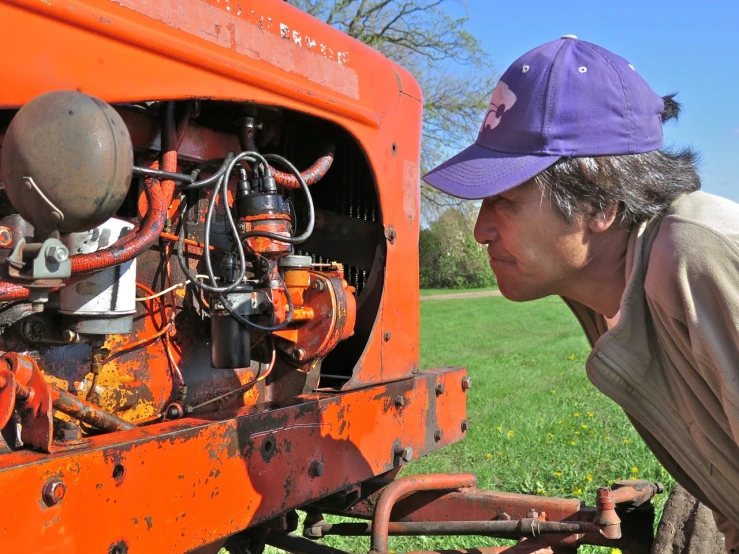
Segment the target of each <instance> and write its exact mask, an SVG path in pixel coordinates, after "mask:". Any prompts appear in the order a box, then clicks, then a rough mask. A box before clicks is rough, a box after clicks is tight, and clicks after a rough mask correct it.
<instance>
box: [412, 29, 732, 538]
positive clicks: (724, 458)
mask: <svg viewBox="0 0 739 554" xmlns="http://www.w3.org/2000/svg"><path fill="white" fill-rule="evenodd" d="M678 111H679V106H678V105H677V103H676V102H675V101H674V100H673V98H672V97H671V96H667V97H665V98H660V97H659V96H658V95H657V94H655V93H654V92H653V91H652V90H651V89H650V88H649V86H648V85H647V83H646V82H645V81H644V80H643V79H642V78H641V77H640V76H639V75H638V74H637V72H636V71H635V70H634V67H633V66H632V65H631V64H629V63H628V62H627V61H626V60H624V59H622V58H620V57H619V56H616V55H615V54H613V53H611V52H609V51H607V50H605V49H603V48H600V47H599V46H596V45H594V44H590V43H588V42H584V41H580V40H578V39H577V37H575V36H572V35H566V36H564V37H562V38H561V39H560V40H557V41H554V42H550V43H548V44H544V45H542V46H539V47H537V48H535V49H533V50H531V51H530V52H528V53H526V54H524V55H523V56H522V57H521V58H519V59H518V60H517V61H516V62H514V63H513V65H512V66H511V67H510V68H508V70H507V71H506V72H505V74H504V75H503V77H502V78H501V81H500V82H499V83H498V85H497V87H496V88H495V91H494V93H493V96H492V100H491V102H490V108H489V109H488V112H487V114H486V116H485V119H484V121H483V124H482V127H481V128H480V132H479V135H478V138H477V141H476V143H475V144H474V145H472V146H470V147H469V148H467V149H466V150H464V151H462V152H461V153H459V154H458V155H456V156H454V157H453V158H451V159H450V160H448V161H446V162H445V163H443V164H442V165H440V166H439V167H437V168H436V169H434V170H432V171H431V172H429V173H428V174H427V175H425V176H424V180H425V181H426V182H427V183H429V184H430V185H432V186H434V187H436V188H438V189H440V190H442V191H444V192H446V193H448V194H451V195H453V196H456V197H459V198H467V199H482V207H481V208H480V213H479V216H478V219H477V224H476V226H475V238H476V240H477V241H478V242H480V243H481V244H486V245H487V248H488V254H489V257H490V266H491V267H492V269H493V271H494V272H495V274H496V277H497V280H498V286H499V288H500V291H501V292H502V294H503V295H504V296H505V297H506V298H509V299H511V300H515V301H519V302H523V301H527V300H534V299H537V298H542V297H544V296H548V295H553V294H556V295H560V296H561V297H563V299H564V300H565V302H567V304H568V305H569V306H570V308H571V309H572V311H573V312H574V313H575V315H576V316H577V318H578V319H579V321H580V323H581V324H582V327H583V329H584V331H585V333H586V334H587V336H588V338H589V340H590V342H591V344H592V345H593V351H592V354H591V355H590V357H589V360H588V362H587V373H588V377H589V378H590V380H591V381H592V383H593V384H594V385H595V386H596V387H598V388H599V389H600V390H601V391H602V392H603V393H604V394H606V395H607V396H609V397H610V398H611V399H613V400H614V401H616V402H617V403H618V404H619V405H620V406H621V407H622V408H623V409H624V411H625V412H626V414H627V415H628V416H629V418H630V419H631V421H632V422H633V424H634V426H635V428H636V429H637V430H638V432H639V433H640V434H641V435H642V437H643V438H644V440H645V441H646V443H647V445H648V446H649V447H650V448H651V449H652V451H653V452H654V454H655V455H656V457H657V458H658V459H659V460H660V462H661V463H662V464H663V465H664V466H665V467H666V468H667V470H668V471H670V472H671V473H672V475H673V476H674V477H675V479H676V480H677V481H678V482H679V483H681V484H682V485H683V486H684V487H685V488H686V489H688V491H690V492H691V493H692V494H693V495H694V496H696V497H697V498H698V499H699V500H701V501H702V502H704V503H705V504H706V505H708V506H709V507H710V508H711V509H712V510H713V511H714V513H715V515H716V520H717V522H718V523H719V529H721V530H722V531H723V532H724V534H725V535H726V547H727V550H728V551H730V552H734V548H739V531H738V530H737V528H738V527H739V447H738V446H737V442H739V205H737V204H734V203H733V202H730V201H728V200H725V199H721V198H718V197H715V196H711V195H709V194H705V193H703V192H696V191H698V189H699V188H700V180H699V178H698V175H697V173H696V169H695V155H694V154H693V153H692V152H690V151H689V150H685V151H682V152H677V153H673V152H670V151H666V150H660V149H661V148H662V147H663V136H662V122H663V121H665V120H667V119H671V118H674V117H676V116H677V113H678ZM737 552H739V550H737Z"/></svg>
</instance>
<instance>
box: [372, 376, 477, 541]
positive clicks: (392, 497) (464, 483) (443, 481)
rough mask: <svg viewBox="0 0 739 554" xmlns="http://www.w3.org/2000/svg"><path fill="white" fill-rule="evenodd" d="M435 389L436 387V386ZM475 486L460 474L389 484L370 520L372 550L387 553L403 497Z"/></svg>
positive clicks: (411, 478) (412, 477)
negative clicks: (392, 523) (391, 527)
mask: <svg viewBox="0 0 739 554" xmlns="http://www.w3.org/2000/svg"><path fill="white" fill-rule="evenodd" d="M436 387H438V384H437V385H436ZM436 387H435V388H436ZM476 484H477V477H476V476H475V475H473V474H471V473H460V474H458V475H448V474H436V475H410V476H408V477H403V478H401V479H398V480H397V481H395V482H393V483H391V484H390V485H388V486H387V487H385V489H384V490H383V491H382V494H380V499H379V500H378V502H377V506H375V513H374V518H373V520H372V521H373V526H372V550H373V551H376V552H387V536H388V524H389V523H390V514H391V512H392V509H393V506H394V505H395V503H396V502H397V501H398V500H399V499H400V498H402V497H403V496H405V495H407V494H410V493H413V492H416V491H428V490H454V489H460V488H467V487H474V486H475V485H476Z"/></svg>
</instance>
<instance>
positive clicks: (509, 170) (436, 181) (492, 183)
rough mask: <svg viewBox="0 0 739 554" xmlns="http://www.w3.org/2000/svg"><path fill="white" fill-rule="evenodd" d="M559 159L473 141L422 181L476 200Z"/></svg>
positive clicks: (519, 181)
mask: <svg viewBox="0 0 739 554" xmlns="http://www.w3.org/2000/svg"><path fill="white" fill-rule="evenodd" d="M560 158H561V156H532V155H519V154H508V153H505V152H496V151H494V150H489V149H487V148H484V147H482V146H479V145H477V144H473V145H472V146H470V147H469V148H466V149H464V150H462V151H461V152H460V153H459V154H457V155H456V156H454V157H452V158H450V159H448V160H447V161H445V162H444V163H443V164H441V165H440V166H438V167H436V168H434V169H432V170H431V171H429V172H428V173H427V174H426V175H424V176H423V180H424V181H426V182H427V183H428V184H429V185H431V186H432V187H434V188H437V189H439V190H440V191H442V192H445V193H447V194H451V195H452V196H456V197H457V198H464V199H466V200H478V199H480V198H487V197H488V196H493V195H495V194H500V193H501V192H505V191H506V190H509V189H512V188H513V187H517V186H518V185H521V184H523V183H525V182H526V181H528V180H529V179H531V178H533V177H535V176H536V175H537V174H539V173H541V172H542V171H544V170H545V169H546V168H548V167H550V166H551V165H554V164H555V163H556V162H557V161H558V160H559V159H560Z"/></svg>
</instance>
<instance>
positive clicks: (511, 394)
mask: <svg viewBox="0 0 739 554" xmlns="http://www.w3.org/2000/svg"><path fill="white" fill-rule="evenodd" d="M588 353H589V347H588V345H587V342H586V340H585V337H584V335H583V334H582V331H581V330H580V328H579V325H578V324H577V321H576V320H575V319H574V316H572V315H571V313H570V312H569V310H568V309H567V307H566V306H565V305H564V304H563V303H562V302H561V300H559V299H557V298H547V299H544V300H539V301H536V302H531V303H526V304H515V303H513V302H510V301H508V300H506V299H504V298H500V297H486V298H475V299H469V300H466V299H465V300H455V301H453V302H451V301H450V302H442V301H440V302H431V303H426V302H424V303H422V305H421V367H423V368H432V367H437V366H445V365H458V366H466V367H467V369H468V370H469V374H470V375H471V376H472V380H473V384H472V388H471V389H470V391H469V395H468V419H469V421H470V430H469V432H468V436H467V438H466V439H465V440H463V441H462V442H460V443H457V444H455V445H453V446H451V447H449V448H446V449H444V450H441V451H438V452H435V453H433V454H431V455H430V456H427V457H425V458H423V459H420V460H418V461H414V462H412V463H411V464H409V465H408V466H407V467H406V468H405V469H404V472H403V474H406V475H407V474H411V473H435V472H459V471H471V472H474V473H476V474H477V476H478V478H479V487H480V488H488V489H495V490H502V491H511V492H520V493H529V494H541V495H548V496H562V497H570V498H573V497H576V498H580V499H582V500H585V501H586V502H587V503H588V504H589V505H594V502H595V491H596V489H597V488H598V487H601V486H605V485H608V484H610V483H611V482H612V481H614V480H618V479H628V478H629V477H632V476H638V477H640V478H643V479H649V480H653V481H661V482H662V483H664V484H665V485H666V486H668V488H671V486H672V485H673V481H672V479H671V478H670V477H669V475H668V474H667V473H666V472H665V471H664V469H663V468H662V467H661V466H660V465H659V464H658V463H657V461H656V460H655V459H654V457H653V456H652V454H651V453H650V452H649V450H648V449H647V447H646V446H645V444H644V443H643V442H642V440H641V439H640V438H639V436H638V435H637V434H636V432H635V431H634V430H633V428H632V427H631V426H630V424H629V422H628V420H627V419H626V417H625V415H624V414H623V412H622V411H621V410H620V408H618V406H616V405H615V404H614V403H613V402H611V401H610V400H609V399H608V398H606V397H604V396H603V395H602V394H600V393H599V392H598V391H597V390H596V389H595V387H593V386H592V385H591V384H590V383H589V381H588V380H587V377H586V375H585V369H584V365H585V360H586V358H587V355H588ZM666 496H667V495H666V494H664V495H661V497H659V498H658V500H657V501H656V504H657V506H658V508H661V506H662V504H663V503H664V501H665V500H666ZM329 521H342V519H341V518H335V517H329ZM324 542H325V543H326V544H329V545H331V546H334V547H336V548H340V549H342V550H347V551H350V552H367V551H368V550H369V539H367V538H356V539H354V538H345V537H328V538H327V539H324ZM495 544H507V543H506V542H505V541H494V540H491V539H485V538H479V537H436V538H435V537H407V538H404V537H391V540H390V548H391V549H392V550H396V551H405V550H429V549H438V548H447V549H449V548H462V547H472V546H482V545H495ZM580 552H583V553H596V552H597V553H601V552H603V553H610V552H611V550H610V549H604V548H597V547H583V548H581V549H580Z"/></svg>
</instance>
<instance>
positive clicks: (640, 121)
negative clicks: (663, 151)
mask: <svg viewBox="0 0 739 554" xmlns="http://www.w3.org/2000/svg"><path fill="white" fill-rule="evenodd" d="M663 109H664V102H663V100H662V98H661V97H660V96H659V95H658V94H657V93H655V92H654V91H653V90H652V89H651V88H650V87H649V85H648V84H647V83H646V81H644V79H642V78H641V77H640V76H639V74H638V73H637V72H636V71H635V70H634V67H633V66H632V65H631V64H630V63H629V62H627V61H626V60H624V59H623V58H621V57H619V56H617V55H615V54H613V53H612V52H609V51H608V50H606V49H604V48H601V47H600V46H597V45H595V44H591V43H589V42H585V41H582V40H578V39H577V37H575V36H574V35H565V36H563V37H562V38H561V39H559V40H555V41H553V42H549V43H547V44H544V45H542V46H539V47H537V48H534V49H533V50H531V51H529V52H527V53H526V54H524V55H523V56H521V57H520V58H518V59H517V60H516V61H515V62H513V65H511V66H510V67H509V68H508V70H506V72H505V73H504V74H503V77H501V79H500V81H499V82H498V85H497V86H496V87H495V90H494V91H493V97H492V99H491V100H490V107H489V108H488V111H487V113H486V115H485V120H484V121H483V123H482V126H481V127H480V132H479V134H478V135H477V140H476V141H475V144H473V145H472V146H470V147H469V148H466V149H465V150H463V151H462V152H460V153H459V154H457V155H456V156H454V157H452V158H450V159H449V160H447V161H446V162H444V163H443V164H441V165H440V166H438V167H436V168H435V169H433V170H431V171H429V172H428V173H427V174H426V175H424V177H423V179H424V181H426V182H427V183H428V184H429V185H431V186H433V187H435V188H437V189H439V190H441V191H443V192H446V193H447V194H451V195H452V196H456V197H458V198H467V199H479V198H486V197H488V196H492V195H494V194H499V193H501V192H504V191H506V190H509V189H511V188H513V187H516V186H518V185H520V184H523V183H525V182H526V181H528V180H529V179H531V178H533V177H535V176H536V175H537V174H538V173H540V172H541V171H543V170H545V169H546V168H548V167H550V166H551V165H553V164H555V163H556V162H557V161H558V160H559V159H561V158H563V157H576V156H610V155H618V154H637V153H642V152H650V151H652V150H658V149H659V148H661V147H662V145H663V137H662V110H663Z"/></svg>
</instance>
